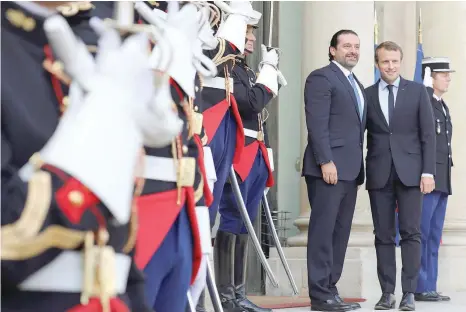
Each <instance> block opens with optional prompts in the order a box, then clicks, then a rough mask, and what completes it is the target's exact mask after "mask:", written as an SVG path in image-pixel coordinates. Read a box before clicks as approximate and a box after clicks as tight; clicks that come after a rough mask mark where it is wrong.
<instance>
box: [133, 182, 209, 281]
mask: <svg viewBox="0 0 466 312" xmlns="http://www.w3.org/2000/svg"><path fill="white" fill-rule="evenodd" d="M177 199H178V190H176V189H175V190H171V191H166V192H161V193H155V194H150V195H144V196H139V197H138V198H137V199H136V204H137V209H138V219H139V226H138V233H137V238H136V255H135V257H134V258H135V262H136V265H137V266H138V268H140V269H144V267H145V266H146V265H147V263H148V262H149V260H150V259H151V257H152V256H153V255H154V253H155V252H156V251H157V249H158V248H159V247H160V245H161V243H162V241H163V240H164V238H165V236H166V235H167V233H168V231H169V230H170V228H171V226H172V225H173V223H174V222H175V220H176V218H177V217H178V215H179V213H180V211H181V208H182V207H183V205H184V204H186V211H187V214H188V216H189V220H190V222H191V231H192V235H193V271H192V272H193V275H192V277H191V282H193V281H194V279H195V276H196V274H197V271H198V270H199V266H200V262H201V261H200V260H201V258H202V252H201V243H200V237H199V227H198V224H197V218H196V208H195V202H194V190H193V188H192V187H186V188H183V189H182V193H181V201H180V203H179V204H177Z"/></svg>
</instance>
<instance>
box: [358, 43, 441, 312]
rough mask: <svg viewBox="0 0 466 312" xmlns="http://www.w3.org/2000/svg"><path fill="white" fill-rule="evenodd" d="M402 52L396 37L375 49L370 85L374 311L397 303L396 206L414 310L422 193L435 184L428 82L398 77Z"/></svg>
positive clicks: (407, 295)
mask: <svg viewBox="0 0 466 312" xmlns="http://www.w3.org/2000/svg"><path fill="white" fill-rule="evenodd" d="M402 59H403V52H402V50H401V48H400V47H399V46H398V45H397V44H396V43H394V42H390V41H387V42H383V43H381V44H380V45H379V46H378V47H377V48H376V51H375V63H376V66H377V67H378V68H379V70H380V75H381V79H380V80H379V81H378V82H377V83H376V84H374V85H372V86H371V87H369V88H367V89H366V96H367V158H366V171H367V183H366V187H367V190H368V191H369V198H370V203H371V211H372V220H373V223H374V233H375V249H376V253H377V273H378V277H379V282H380V286H381V288H382V297H381V299H380V300H379V302H378V303H377V304H376V306H375V309H376V310H387V309H392V308H394V307H395V297H394V293H395V284H396V258H395V235H396V230H395V208H396V202H398V210H399V211H398V220H399V228H400V235H401V255H402V259H403V270H402V274H401V284H402V290H403V298H402V300H401V302H400V310H401V311H414V309H415V306H414V293H415V292H416V285H417V279H418V274H419V267H420V260H421V232H420V224H421V206H422V196H423V194H428V193H430V192H432V190H433V189H434V188H435V181H434V175H435V130H434V119H433V115H432V114H433V113H432V105H431V104H430V100H429V96H428V94H427V90H426V88H425V87H424V85H422V84H419V83H415V82H412V81H408V80H406V79H403V78H402V77H400V74H399V71H400V67H401V61H402Z"/></svg>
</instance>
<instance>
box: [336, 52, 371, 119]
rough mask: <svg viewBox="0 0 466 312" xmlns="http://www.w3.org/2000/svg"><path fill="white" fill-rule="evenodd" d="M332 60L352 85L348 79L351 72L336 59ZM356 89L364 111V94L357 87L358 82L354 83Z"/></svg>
mask: <svg viewBox="0 0 466 312" xmlns="http://www.w3.org/2000/svg"><path fill="white" fill-rule="evenodd" d="M332 62H333V63H334V64H335V65H337V66H338V68H340V70H341V71H342V72H343V75H345V77H346V79H348V82H349V83H350V85H351V86H352V84H351V80H350V79H349V75H351V74H352V72H350V71H349V70H347V69H346V68H344V67H343V66H341V65H340V63H338V62H337V61H335V60H334V61H332ZM355 81H356V80H355ZM356 89H358V94H359V98H360V100H361V106H362V108H363V112H364V109H365V107H364V105H365V103H364V96H363V94H362V91H361V88H360V87H359V84H358V83H356Z"/></svg>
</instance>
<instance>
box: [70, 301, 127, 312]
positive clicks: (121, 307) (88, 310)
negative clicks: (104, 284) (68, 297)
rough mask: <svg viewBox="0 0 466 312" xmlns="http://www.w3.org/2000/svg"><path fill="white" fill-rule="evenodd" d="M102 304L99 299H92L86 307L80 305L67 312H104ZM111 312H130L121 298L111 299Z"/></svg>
mask: <svg viewBox="0 0 466 312" xmlns="http://www.w3.org/2000/svg"><path fill="white" fill-rule="evenodd" d="M103 311H104V310H103V307H102V303H101V302H100V299H99V298H90V299H89V303H88V304H86V305H83V304H79V305H76V306H74V307H72V308H71V309H68V310H66V312H103ZM110 312H130V310H129V308H128V307H127V306H126V304H125V303H124V302H123V301H122V300H120V299H119V298H112V299H110Z"/></svg>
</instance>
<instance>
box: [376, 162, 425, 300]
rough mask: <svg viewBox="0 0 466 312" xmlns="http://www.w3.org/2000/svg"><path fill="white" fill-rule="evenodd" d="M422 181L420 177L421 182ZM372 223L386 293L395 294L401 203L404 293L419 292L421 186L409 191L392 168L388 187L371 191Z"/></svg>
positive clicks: (409, 188)
mask: <svg viewBox="0 0 466 312" xmlns="http://www.w3.org/2000/svg"><path fill="white" fill-rule="evenodd" d="M420 178H421V177H419V179H420ZM369 199H370V203H371V212H372V221H373V223H374V234H375V251H376V254H377V274H378V277H379V283H380V287H381V289H382V292H383V293H392V294H394V293H395V285H396V254H395V248H396V247H395V236H396V227H395V209H396V203H397V202H398V222H399V230H400V235H401V241H400V245H401V256H402V264H403V269H402V273H401V285H402V290H403V293H405V292H415V291H416V286H417V278H418V274H419V268H420V263H421V231H420V226H421V211H422V193H421V190H420V187H419V186H414V187H407V186H405V185H404V184H403V183H402V182H401V181H400V179H399V177H398V174H397V172H396V169H395V166H394V165H392V168H391V172H390V176H389V178H388V181H387V184H386V185H385V186H384V187H383V188H381V189H371V190H369Z"/></svg>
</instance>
